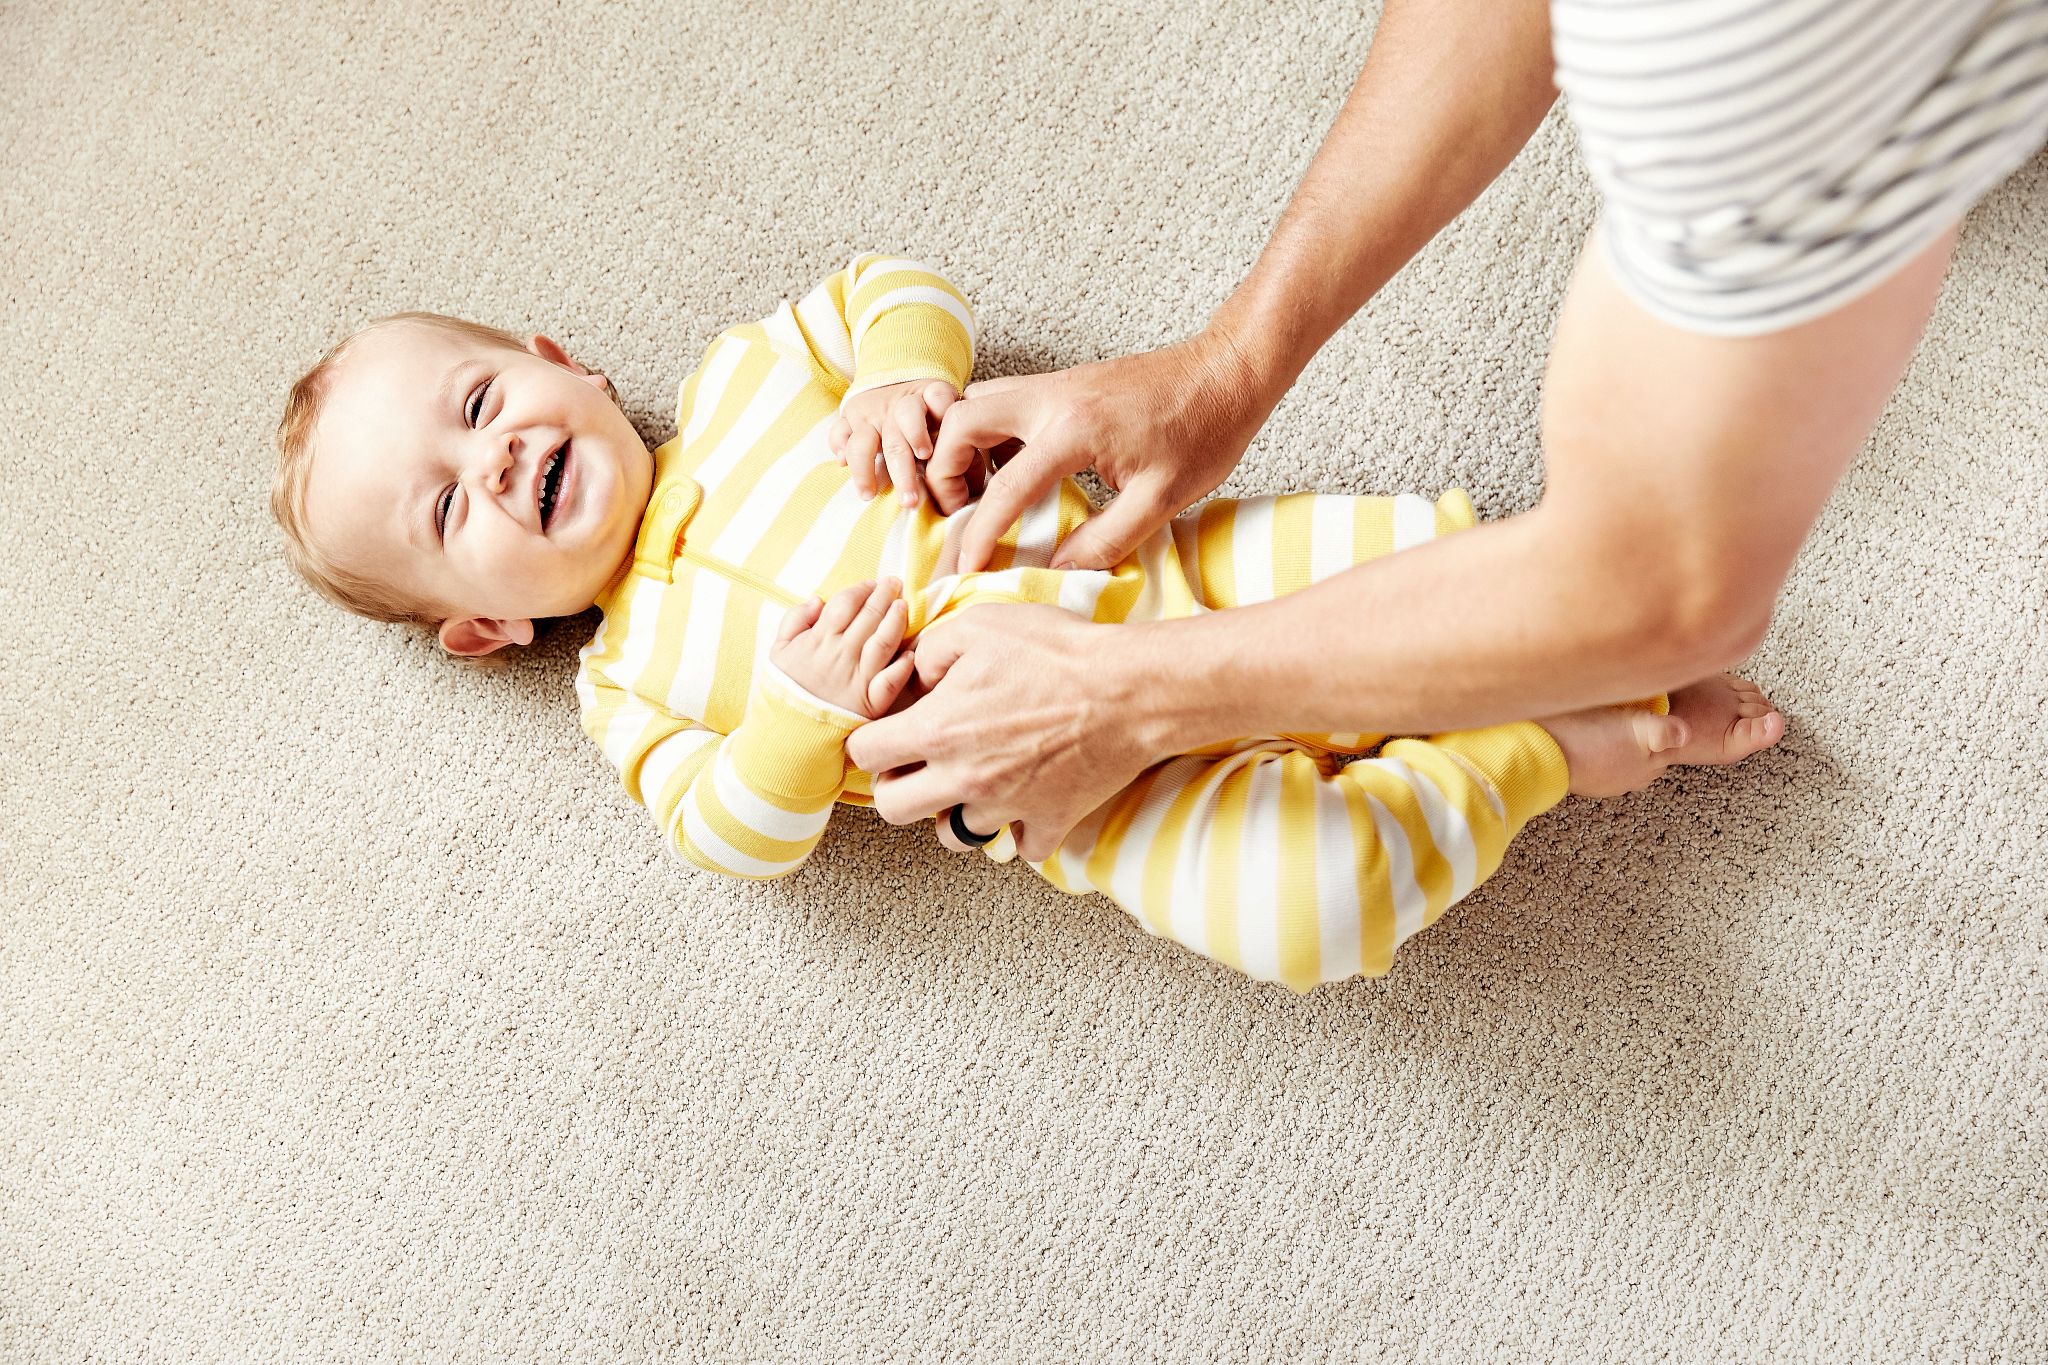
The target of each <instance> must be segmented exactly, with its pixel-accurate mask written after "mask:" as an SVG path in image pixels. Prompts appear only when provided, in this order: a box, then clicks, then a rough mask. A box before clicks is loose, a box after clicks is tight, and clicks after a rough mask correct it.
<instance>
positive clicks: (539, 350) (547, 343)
mask: <svg viewBox="0 0 2048 1365" xmlns="http://www.w3.org/2000/svg"><path fill="white" fill-rule="evenodd" d="M526 349H527V350H529V351H531V352H533V354H535V355H537V356H539V357H540V358H541V359H542V360H545V361H547V362H548V364H550V365H560V366H561V367H562V368H563V369H565V370H567V371H569V372H570V373H571V374H576V375H581V376H582V377H583V378H585V379H588V380H589V381H590V382H591V384H592V386H594V387H595V388H597V389H598V390H599V391H600V392H605V393H609V392H610V391H611V387H612V381H611V380H609V379H606V378H605V377H604V376H603V375H601V374H592V373H591V372H590V371H589V370H586V369H585V368H583V366H581V365H579V364H577V363H576V362H575V361H574V360H572V359H571V358H570V357H569V353H568V352H567V351H565V350H563V349H562V348H561V347H560V346H558V345H556V344H555V339H554V338H553V337H549V336H542V335H541V334H540V333H539V332H535V333H534V334H533V335H532V336H530V337H528V338H527V339H526Z"/></svg>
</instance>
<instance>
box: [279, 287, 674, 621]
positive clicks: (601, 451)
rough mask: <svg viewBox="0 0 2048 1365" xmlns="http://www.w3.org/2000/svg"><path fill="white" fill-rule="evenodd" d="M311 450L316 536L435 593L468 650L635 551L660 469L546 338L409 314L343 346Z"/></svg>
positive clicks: (601, 579)
mask: <svg viewBox="0 0 2048 1365" xmlns="http://www.w3.org/2000/svg"><path fill="white" fill-rule="evenodd" d="M312 460H313V464H312V469H311V471H310V473H309V476H308V479H307V487H306V519H307V523H308V527H309V530H310V532H311V534H312V536H313V538H314V539H315V540H316V541H318V543H319V544H320V546H321V547H322V548H323V549H324V550H326V552H327V553H328V554H330V555H333V556H334V557H336V558H338V559H339V560H340V561H341V562H342V564H343V565H344V566H345V567H347V568H349V569H351V570H353V571H355V572H357V573H361V574H365V575H368V576H371V577H373V578H375V579H376V580H377V581H379V582H382V583H385V584H387V585H389V586H391V587H393V588H395V589H397V590H398V591H400V592H403V593H406V594H408V595H409V596H411V597H412V598H413V599H414V600H416V601H420V602H424V603H429V604H432V605H433V606H434V608H435V609H436V610H437V611H438V613H439V614H440V615H442V616H444V617H445V618H447V619H448V621H449V625H448V626H446V627H444V628H443V630H442V640H443V642H444V643H447V644H448V645H449V647H450V648H452V649H457V650H458V651H459V652H463V653H478V652H484V650H485V649H487V648H494V647H495V644H493V643H492V637H493V635H494V630H493V629H492V627H496V626H498V625H501V624H503V623H511V625H512V630H511V632H510V634H511V637H512V638H517V637H518V636H519V635H520V634H521V633H522V632H521V631H520V630H519V629H518V626H519V625H520V623H524V622H530V621H531V620H532V618H534V617H541V616H567V615H572V614H574V613H576V612H579V611H582V610H584V609H585V608H587V607H589V606H590V605H591V603H592V602H594V601H595V600H596V599H597V595H598V593H599V591H600V590H601V589H602V588H603V587H604V586H605V584H606V583H607V582H609V581H610V580H611V579H612V577H613V576H614V575H615V574H616V573H617V572H618V570H619V568H620V566H621V565H623V564H624V563H625V561H626V558H627V556H629V555H630V554H631V553H632V551H633V542H634V538H635V536H636V534H637V533H638V530H639V525H640V519H641V516H642V514H643V513H644V512H645V510H646V507H647V498H648V493H649V489H650V487H651V485H652V482H653V457H652V456H650V455H649V454H648V451H647V447H646V445H645V444H644V443H643V442H642V441H641V440H640V436H639V433H637V432H636V431H634V430H633V424H632V422H630V421H629V420H627V418H626V415H625V413H623V412H622V411H620V410H619V407H618V405H617V404H616V403H614V402H613V401H612V399H611V398H610V396H609V394H608V392H607V390H606V388H605V385H604V381H603V379H602V378H601V377H600V376H597V375H593V374H586V373H582V372H581V367H580V366H578V365H576V363H575V362H574V361H572V360H570V359H569V357H568V356H567V355H565V354H563V353H562V351H561V350H560V348H559V347H557V346H555V344H554V343H553V342H551V341H548V340H547V339H546V338H544V337H536V338H534V340H533V342H532V343H531V344H530V347H529V350H527V351H514V350H511V349H508V348H504V347H494V346H492V345H490V344H489V343H487V342H484V341H482V340H477V339H472V338H470V337H467V336H462V335H459V334H456V333H452V332H446V331H443V330H441V329H439V328H436V327H431V326H426V325H422V324H419V323H412V322H406V323H393V324H390V325H388V326H386V327H383V328H380V329H378V330H376V331H374V332H372V333H370V334H369V335H368V336H366V337H364V338H362V340H361V341H360V342H359V343H358V345H357V346H356V347H355V348H354V349H353V350H351V351H350V352H349V354H348V355H347V356H346V357H344V358H343V359H342V360H341V361H340V362H339V367H338V368H337V370H336V372H335V376H334V382H333V388H332V389H331V390H330V392H329V394H328V397H327V401H326V403H325V404H324V406H323V407H322V409H321V413H320V418H319V421H318V422H317V424H316V425H315V427H314V429H313V433H312ZM470 620H482V621H484V622H486V623H487V625H486V626H485V627H484V628H483V629H482V633H481V636H479V635H478V634H477V633H476V632H475V631H474V630H469V631H465V629H464V628H463V626H462V625H461V623H462V622H465V621H470ZM525 633H526V634H528V635H530V630H529V631H527V632H525ZM465 642H467V647H465ZM501 643H502V641H501ZM479 646H482V647H479Z"/></svg>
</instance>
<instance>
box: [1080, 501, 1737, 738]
mask: <svg viewBox="0 0 2048 1365" xmlns="http://www.w3.org/2000/svg"><path fill="white" fill-rule="evenodd" d="M1569 538H1570V537H1569V533H1568V531H1567V530H1566V528H1564V527H1562V526H1561V525H1559V524H1558V522H1557V519H1556V517H1555V516H1554V515H1552V514H1547V513H1546V512H1544V511H1542V510H1538V511H1535V512H1530V513H1527V514H1525V515H1523V516H1520V517H1515V518H1511V519H1509V520H1506V521H1500V522H1492V523H1488V524H1486V525H1483V526H1480V527H1477V528H1474V529H1473V530H1470V531H1462V532H1459V533H1458V534H1456V535H1452V536H1447V537H1444V538H1443V539H1441V540H1437V541H1432V542H1430V543H1429V544H1426V545H1421V546H1417V547H1415V548H1414V549H1411V550H1405V551H1403V552H1401V553H1400V554H1397V555H1391V556H1388V557H1386V558H1384V559H1379V560H1375V561H1373V562H1372V563H1369V564H1364V565H1361V566H1359V567H1358V568H1355V569H1352V570H1349V571H1347V572H1345V573H1342V574H1338V575H1336V576H1335V577H1333V578H1330V579H1328V580H1326V581H1324V582H1322V583H1320V584H1318V585H1316V586H1315V587H1313V588H1309V589H1306V590H1304V591H1302V592H1299V593H1294V594H1292V595H1290V596H1287V597H1284V598H1280V599H1278V600H1276V601H1273V602H1267V603H1261V604H1259V605H1256V606H1249V607H1244V608H1241V609H1237V610H1232V611H1223V612H1215V613H1211V614H1208V615H1205V616H1200V617H1196V618H1194V619H1191V620H1182V621H1169V622H1163V623H1158V624H1154V625H1145V626H1139V627H1128V628H1124V633H1123V635H1122V636H1121V638H1120V639H1118V640H1116V642H1115V645H1114V647H1115V649H1116V651H1117V659H1116V665H1115V671H1116V673H1117V674H1118V676H1119V677H1120V678H1123V679H1128V680H1130V685H1129V687H1128V692H1129V695H1130V696H1131V697H1132V698H1133V709H1134V712H1135V719H1134V723H1136V724H1137V725H1139V726H1140V728H1141V729H1143V731H1144V732H1145V733H1144V737H1145V740H1146V742H1147V743H1148V744H1155V743H1156V744H1161V745H1163V746H1164V748H1163V749H1162V752H1184V751H1185V750H1186V749H1187V748H1189V747H1192V746H1196V745H1201V744H1208V743H1213V742H1216V741H1219V740H1225V739H1234V738H1239V737H1242V736H1246V735H1258V734H1301V733H1333V732H1334V733H1346V732H1358V731H1363V732H1368V733H1375V734H1432V733H1436V732H1439V731H1443V730H1459V729H1469V728H1472V727H1475V726H1481V725H1490V724H1495V723H1499V722H1503V721H1510V720H1526V719H1533V718H1536V717H1540V716H1547V715H1554V714H1557V713H1559V712H1562V711H1568V710H1573V709H1577V708H1579V707H1584V706H1590V705H1597V704H1600V703H1602V702H1617V701H1625V700H1629V699H1632V698H1636V697H1642V696H1646V695H1650V694H1652V693H1655V692H1658V691H1662V690H1665V689H1668V688H1670V687H1674V686H1678V685H1680V684H1682V683H1684V682H1687V681H1690V680H1691V676H1692V674H1693V672H1695V671H1701V670H1702V664H1701V660H1700V658H1699V655H1700V654H1701V643H1700V640H1699V638H1698V636H1697V635H1696V634H1690V633H1688V632H1687V631H1685V630H1684V629H1682V628H1678V626H1677V622H1678V616H1679V611H1680V609H1681V606H1682V604H1675V603H1673V602H1672V600H1671V599H1670V598H1669V597H1668V596H1666V595H1663V594H1660V593H1658V592H1654V591H1644V590H1643V588H1644V586H1645V585H1647V584H1650V583H1653V582H1656V581H1658V578H1659V576H1660V575H1663V574H1664V573H1665V572H1666V568H1665V567H1664V566H1663V565H1662V564H1661V563H1660V562H1659V558H1658V552H1657V551H1656V550H1655V549H1654V548H1653V547H1650V546H1644V547H1642V548H1641V550H1640V551H1638V550H1634V549H1631V548H1630V547H1629V542H1628V541H1627V540H1625V539H1622V538H1614V539H1611V540H1608V541H1607V542H1606V543H1605V545H1604V547H1603V548H1601V549H1600V550H1598V551H1592V550H1589V551H1588V552H1587V553H1585V554H1583V555H1575V554H1573V553H1570V552H1568V550H1567V549H1566V545H1567V542H1568V540H1569ZM1709 649H1710V650H1711V646H1710V647H1709ZM1731 658H1732V655H1731ZM1148 677H1149V678H1150V679H1151V683H1150V685H1149V686H1145V685H1143V684H1142V683H1140V682H1138V681H1137V680H1140V679H1144V678H1148ZM1162 678H1171V679H1172V680H1173V681H1172V684H1171V685H1170V686H1162V685H1161V684H1160V679H1162Z"/></svg>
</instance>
